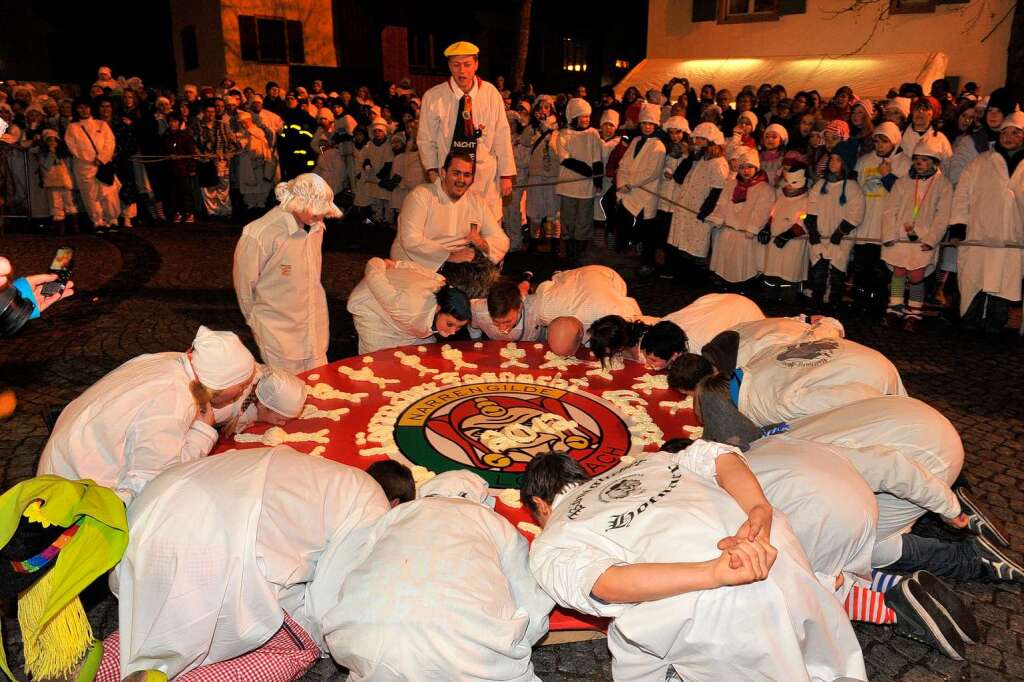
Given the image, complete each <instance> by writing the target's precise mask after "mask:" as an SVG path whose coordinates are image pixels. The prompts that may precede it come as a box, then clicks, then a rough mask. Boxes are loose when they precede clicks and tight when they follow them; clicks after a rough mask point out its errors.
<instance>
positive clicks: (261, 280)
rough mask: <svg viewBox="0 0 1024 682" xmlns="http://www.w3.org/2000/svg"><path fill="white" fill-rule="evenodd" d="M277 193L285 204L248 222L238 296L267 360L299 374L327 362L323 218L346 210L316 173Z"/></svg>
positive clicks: (239, 251)
mask: <svg viewBox="0 0 1024 682" xmlns="http://www.w3.org/2000/svg"><path fill="white" fill-rule="evenodd" d="M276 194H277V198H278V201H280V202H281V203H280V205H278V206H276V207H274V208H272V209H270V211H268V212H267V213H266V215H264V216H263V217H262V218H260V219H259V220H256V221H254V222H251V223H249V224H248V225H246V226H245V229H243V230H242V236H241V237H240V238H239V240H238V245H237V246H236V247H235V262H234V263H235V264H234V284H235V296H237V297H238V306H239V308H241V309H242V315H244V316H245V321H246V323H247V324H248V325H249V328H250V329H252V333H253V336H255V337H256V344H257V345H258V346H259V347H260V355H262V356H263V362H265V363H266V364H268V365H270V366H271V367H279V368H281V369H283V370H286V371H289V372H292V373H296V374H297V373H299V372H304V371H305V370H307V369H312V368H314V367H319V366H321V365H326V364H327V344H328V341H329V340H330V330H329V322H328V319H327V294H326V293H325V292H324V287H323V285H322V284H321V283H320V274H321V266H322V264H323V254H322V253H321V248H322V246H323V241H324V222H323V221H324V218H338V217H340V216H341V209H339V208H338V207H337V206H335V205H334V192H333V191H332V190H331V187H330V185H328V184H327V182H326V181H325V180H324V179H323V178H321V177H320V176H319V175H316V174H314V173H304V174H302V175H300V176H298V177H297V178H295V179H294V180H290V181H288V182H283V183H281V184H279V185H278V186H277V189H276Z"/></svg>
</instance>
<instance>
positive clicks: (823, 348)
mask: <svg viewBox="0 0 1024 682" xmlns="http://www.w3.org/2000/svg"><path fill="white" fill-rule="evenodd" d="M838 349H839V342H838V341H836V340H835V339H821V340H819V341H804V342H802V343H794V344H792V345H789V346H786V347H785V348H784V349H783V351H782V352H781V353H779V354H778V355H776V356H775V359H776V360H778V361H779V363H780V364H782V366H784V367H816V366H818V365H824V364H825V363H826V362H828V361H829V360H830V359H832V356H833V355H835V352H836V350H838Z"/></svg>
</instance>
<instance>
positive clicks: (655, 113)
mask: <svg viewBox="0 0 1024 682" xmlns="http://www.w3.org/2000/svg"><path fill="white" fill-rule="evenodd" d="M640 123H653V124H654V125H660V124H661V107H660V106H658V105H657V104H651V103H650V102H645V103H644V105H643V106H642V107H640Z"/></svg>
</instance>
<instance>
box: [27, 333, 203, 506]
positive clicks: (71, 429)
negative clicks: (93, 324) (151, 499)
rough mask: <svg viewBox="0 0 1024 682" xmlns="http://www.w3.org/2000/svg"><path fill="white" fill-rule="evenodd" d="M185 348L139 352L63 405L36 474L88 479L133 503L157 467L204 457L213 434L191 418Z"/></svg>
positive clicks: (190, 377)
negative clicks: (68, 403) (146, 353)
mask: <svg viewBox="0 0 1024 682" xmlns="http://www.w3.org/2000/svg"><path fill="white" fill-rule="evenodd" d="M195 376H196V375H195V373H194V372H193V371H192V366H191V363H190V362H189V360H188V356H187V355H186V354H185V353H154V354H151V355H140V356H139V357H137V358H133V359H131V360H129V361H128V362H126V363H124V364H123V365H121V366H120V367H118V368H117V369H115V370H114V371H112V372H110V374H107V375H106V376H105V377H103V378H102V379H100V380H99V381H97V382H96V383H95V384H93V385H92V386H90V387H89V388H88V389H86V391H85V393H83V394H82V395H80V396H78V397H77V398H75V399H74V400H73V401H72V402H71V404H70V405H68V406H67V407H65V408H64V411H63V412H61V414H60V417H59V418H58V419H57V423H56V425H55V426H54V427H53V433H52V434H51V435H50V440H48V441H47V442H46V447H44V448H43V455H42V457H41V458H40V460H39V467H38V469H37V470H36V474H37V475H40V476H41V475H43V474H55V475H57V476H63V477H64V478H69V479H71V480H78V479H84V478H89V479H92V480H93V481H96V483H98V484H99V485H102V486H104V487H107V488H110V489H112V490H113V491H114V492H115V493H117V495H118V497H120V498H121V499H122V500H124V501H125V503H128V502H131V501H132V499H134V498H135V496H136V495H138V494H139V493H140V492H141V491H142V489H143V488H144V487H145V486H146V484H148V483H149V482H150V481H151V480H152V479H153V478H154V477H155V476H156V475H157V474H159V473H160V472H161V471H164V470H166V469H169V468H171V467H172V466H174V465H175V464H181V463H182V462H191V461H193V460H197V459H199V458H201V457H205V456H206V455H207V454H209V452H210V450H211V449H213V446H214V445H215V444H216V443H217V431H216V430H215V429H214V428H213V427H212V426H209V425H208V424H206V423H205V422H203V421H198V420H196V415H197V414H198V409H197V407H196V404H195V399H194V398H193V397H192V393H191V392H190V391H189V384H190V383H191V382H192V381H193V380H194V379H195Z"/></svg>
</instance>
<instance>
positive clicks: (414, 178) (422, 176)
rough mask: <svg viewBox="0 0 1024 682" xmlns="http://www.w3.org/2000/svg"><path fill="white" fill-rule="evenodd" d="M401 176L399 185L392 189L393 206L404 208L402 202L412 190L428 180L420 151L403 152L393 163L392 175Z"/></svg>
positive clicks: (394, 207) (397, 209) (395, 208)
mask: <svg viewBox="0 0 1024 682" xmlns="http://www.w3.org/2000/svg"><path fill="white" fill-rule="evenodd" d="M396 175H397V176H399V177H401V178H402V179H401V180H399V181H398V187H396V188H395V189H393V190H391V208H393V209H394V210H396V211H401V210H402V204H403V203H405V198H406V197H407V196H409V194H410V192H412V191H413V190H414V189H416V188H417V187H419V186H420V185H424V184H426V182H427V171H425V170H424V169H423V162H422V161H421V160H420V155H419V152H402V153H401V154H399V155H398V156H396V157H395V160H394V162H392V164H391V177H394V176H396Z"/></svg>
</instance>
